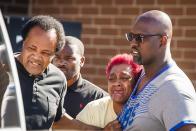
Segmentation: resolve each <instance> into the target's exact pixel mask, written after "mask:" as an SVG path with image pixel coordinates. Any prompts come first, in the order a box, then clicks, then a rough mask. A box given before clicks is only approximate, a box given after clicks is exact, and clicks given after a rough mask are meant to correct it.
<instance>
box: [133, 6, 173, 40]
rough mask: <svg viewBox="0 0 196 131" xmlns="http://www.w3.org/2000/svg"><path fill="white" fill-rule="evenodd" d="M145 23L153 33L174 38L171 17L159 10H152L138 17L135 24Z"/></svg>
mask: <svg viewBox="0 0 196 131" xmlns="http://www.w3.org/2000/svg"><path fill="white" fill-rule="evenodd" d="M137 23H144V24H145V25H148V26H147V27H148V28H149V29H150V30H149V29H148V30H149V31H151V33H160V34H166V35H168V37H169V38H170V39H171V37H172V22H171V19H170V17H169V16H168V15H167V14H166V13H164V12H162V11H158V10H151V11H148V12H146V13H143V14H142V15H140V16H138V17H137V19H136V21H135V24H137Z"/></svg>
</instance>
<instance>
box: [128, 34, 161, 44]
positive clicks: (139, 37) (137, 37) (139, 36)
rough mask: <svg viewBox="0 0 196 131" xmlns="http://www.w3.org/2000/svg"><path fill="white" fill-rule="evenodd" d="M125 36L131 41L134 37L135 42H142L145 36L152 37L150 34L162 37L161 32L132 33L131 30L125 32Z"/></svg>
mask: <svg viewBox="0 0 196 131" xmlns="http://www.w3.org/2000/svg"><path fill="white" fill-rule="evenodd" d="M125 36H126V39H127V40H128V41H133V40H134V39H135V41H136V42H137V43H143V41H144V38H146V37H152V36H160V37H162V36H163V35H162V34H134V33H132V32H129V33H126V34H125Z"/></svg>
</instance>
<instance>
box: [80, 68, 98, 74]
mask: <svg viewBox="0 0 196 131" xmlns="http://www.w3.org/2000/svg"><path fill="white" fill-rule="evenodd" d="M81 72H82V74H95V73H96V68H94V67H86V66H84V67H83V68H82V71H81Z"/></svg>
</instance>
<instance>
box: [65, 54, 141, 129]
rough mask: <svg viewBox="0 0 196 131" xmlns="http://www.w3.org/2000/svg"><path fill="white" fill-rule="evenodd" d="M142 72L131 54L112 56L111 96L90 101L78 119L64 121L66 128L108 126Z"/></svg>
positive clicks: (110, 71) (108, 73) (110, 64)
mask: <svg viewBox="0 0 196 131" xmlns="http://www.w3.org/2000/svg"><path fill="white" fill-rule="evenodd" d="M140 72H141V66H139V65H137V64H136V63H134V62H133V57H132V56H131V55H128V54H119V55H116V56H114V57H113V58H111V59H110V61H109V62H108V65H107V67H106V76H107V80H108V93H109V94H110V96H108V97H104V98H101V99H98V100H94V101H92V102H90V103H88V104H87V105H86V106H85V107H84V109H83V110H82V111H81V112H80V113H79V114H78V115H77V116H76V120H73V121H74V122H73V121H72V122H69V123H66V124H65V123H64V125H65V126H66V127H65V128H66V129H67V128H69V129H83V130H84V129H91V130H92V129H95V128H94V127H99V128H104V127H107V125H108V123H109V122H111V121H113V120H115V119H116V118H117V115H118V114H119V113H120V112H121V109H122V107H123V105H124V104H125V102H126V101H127V99H128V98H129V96H130V94H131V92H132V90H133V87H134V84H135V83H136V81H137V79H138V77H139V75H140ZM73 123H74V124H73ZM61 124H62V123H61ZM89 125H91V126H89ZM68 126H69V127H68Z"/></svg>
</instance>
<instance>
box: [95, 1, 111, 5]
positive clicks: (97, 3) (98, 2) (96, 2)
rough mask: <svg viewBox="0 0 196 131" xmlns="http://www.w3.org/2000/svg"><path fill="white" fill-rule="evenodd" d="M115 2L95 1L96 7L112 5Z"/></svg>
mask: <svg viewBox="0 0 196 131" xmlns="http://www.w3.org/2000/svg"><path fill="white" fill-rule="evenodd" d="M112 2H113V0H94V4H95V5H104V6H105V5H112Z"/></svg>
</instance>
